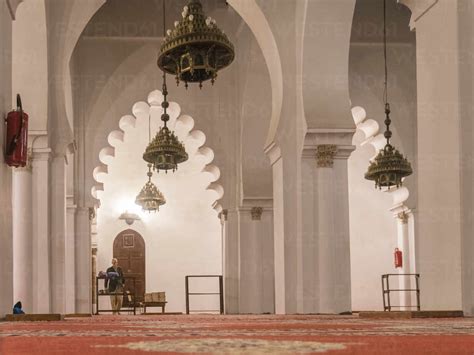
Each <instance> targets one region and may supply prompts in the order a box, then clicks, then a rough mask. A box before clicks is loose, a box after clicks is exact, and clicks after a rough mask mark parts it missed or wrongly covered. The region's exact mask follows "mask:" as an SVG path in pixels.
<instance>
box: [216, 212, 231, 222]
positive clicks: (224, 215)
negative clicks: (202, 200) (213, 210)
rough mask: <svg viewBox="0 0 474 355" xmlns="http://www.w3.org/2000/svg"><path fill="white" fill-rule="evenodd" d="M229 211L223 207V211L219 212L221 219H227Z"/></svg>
mask: <svg viewBox="0 0 474 355" xmlns="http://www.w3.org/2000/svg"><path fill="white" fill-rule="evenodd" d="M228 213H229V211H228V210H227V209H223V210H222V212H219V214H218V217H219V219H220V220H221V221H227V215H228Z"/></svg>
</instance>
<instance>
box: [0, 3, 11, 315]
mask: <svg viewBox="0 0 474 355" xmlns="http://www.w3.org/2000/svg"><path fill="white" fill-rule="evenodd" d="M11 73H12V18H11V16H10V11H9V9H8V5H7V3H6V2H5V1H0V77H1V78H2V85H1V87H0V115H1V117H5V115H6V113H7V112H9V111H10V110H11V100H12V92H11V87H12V74H11ZM5 128H6V126H5V125H4V124H3V123H2V124H0V146H1V147H5ZM11 192H12V174H11V170H10V169H9V168H8V166H7V165H6V164H4V157H3V154H0V209H1V213H0V280H1V282H2V286H1V287H0V318H2V317H3V315H4V314H6V313H11V311H12V306H13V230H12V208H11V207H12V204H11V199H12V196H11Z"/></svg>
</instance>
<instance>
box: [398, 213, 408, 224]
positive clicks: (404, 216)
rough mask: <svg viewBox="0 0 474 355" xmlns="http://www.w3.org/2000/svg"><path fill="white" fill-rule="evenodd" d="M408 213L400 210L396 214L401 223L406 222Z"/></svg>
mask: <svg viewBox="0 0 474 355" xmlns="http://www.w3.org/2000/svg"><path fill="white" fill-rule="evenodd" d="M408 217H409V216H408V213H406V212H400V213H399V214H398V219H399V220H400V221H401V222H402V223H403V224H407V223H408Z"/></svg>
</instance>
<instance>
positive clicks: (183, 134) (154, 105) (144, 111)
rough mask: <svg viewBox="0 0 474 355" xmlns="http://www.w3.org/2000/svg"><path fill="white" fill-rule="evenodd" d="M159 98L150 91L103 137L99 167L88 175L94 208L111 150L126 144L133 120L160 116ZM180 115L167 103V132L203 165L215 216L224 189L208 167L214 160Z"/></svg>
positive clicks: (215, 171) (214, 169)
mask: <svg viewBox="0 0 474 355" xmlns="http://www.w3.org/2000/svg"><path fill="white" fill-rule="evenodd" d="M162 99H163V95H162V93H161V91H159V90H154V91H152V92H151V93H150V94H149V95H148V98H147V102H145V101H139V102H136V103H135V104H134V105H133V107H132V113H133V115H125V116H123V117H122V118H121V119H120V121H119V129H117V130H114V131H112V132H110V133H109V135H108V137H107V140H108V143H109V146H106V147H104V148H102V149H101V150H100V152H99V160H100V164H99V165H98V166H96V167H95V168H94V169H93V172H92V175H93V177H94V180H95V181H96V183H95V184H94V185H93V187H92V189H91V195H92V197H93V198H94V199H96V200H97V206H100V197H101V193H102V191H103V190H104V185H103V180H104V177H103V176H104V175H106V174H108V166H109V165H111V164H113V162H114V159H115V148H116V147H117V146H118V145H120V144H124V143H126V141H127V132H129V130H132V129H135V128H136V124H137V120H146V121H148V119H149V116H150V114H152V112H153V111H156V112H157V113H161V110H162V109H161V101H162ZM180 113H181V108H180V106H179V105H178V104H177V103H175V102H170V107H169V114H170V121H169V122H168V126H169V127H170V129H171V130H174V131H175V133H176V135H177V136H178V137H179V138H180V140H182V141H184V144H185V146H186V151H187V152H188V154H189V155H190V159H200V160H201V161H202V162H203V164H204V167H203V169H202V170H201V172H200V173H201V174H208V175H210V183H209V185H208V186H207V188H206V189H207V190H208V191H212V192H214V193H215V200H214V202H213V204H212V207H213V208H214V210H215V211H216V212H217V213H219V212H221V211H222V206H221V204H220V203H219V200H220V199H222V197H223V196H224V188H223V186H222V185H221V184H219V183H218V180H219V178H220V176H221V171H220V169H219V167H218V166H216V165H215V164H212V162H213V160H214V151H213V150H212V149H211V148H209V147H207V146H204V144H205V142H206V135H205V134H204V132H202V131H200V130H193V128H194V119H193V118H192V117H191V116H189V115H180ZM154 131H155V130H154ZM144 164H145V162H144Z"/></svg>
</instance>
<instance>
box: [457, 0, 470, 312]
mask: <svg viewBox="0 0 474 355" xmlns="http://www.w3.org/2000/svg"><path fill="white" fill-rule="evenodd" d="M458 4H459V5H458V6H459V7H458V14H459V43H460V46H461V48H462V49H463V53H464V55H465V58H470V60H462V61H461V62H460V70H461V72H462V73H463V75H462V77H461V86H460V93H461V103H462V106H461V111H460V114H461V132H462V133H461V157H462V158H461V162H462V164H461V191H462V195H461V203H462V207H461V208H462V215H461V221H462V231H461V233H462V242H461V244H462V262H461V264H462V269H463V270H462V274H463V278H462V287H463V296H462V299H463V311H464V314H465V315H469V316H472V315H474V257H473V255H474V238H473V236H472V231H473V230H474V188H473V184H472V181H474V122H473V120H472V117H473V116H474V106H473V105H472V103H473V102H474V85H473V77H474V2H473V1H472V0H459V1H458Z"/></svg>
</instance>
